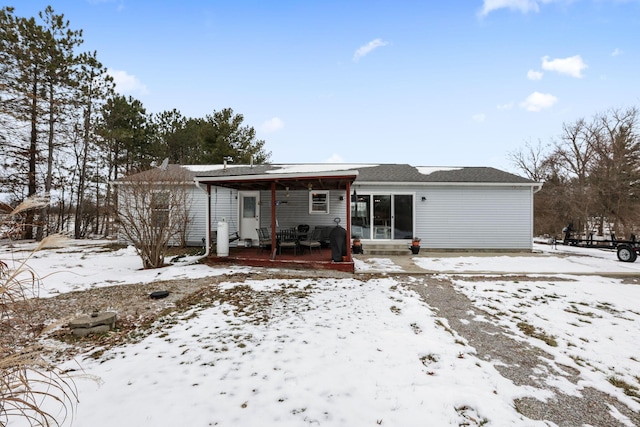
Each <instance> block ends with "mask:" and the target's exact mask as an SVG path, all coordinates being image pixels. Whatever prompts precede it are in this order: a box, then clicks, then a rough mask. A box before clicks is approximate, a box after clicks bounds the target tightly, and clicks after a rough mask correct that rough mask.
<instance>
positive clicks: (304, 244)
mask: <svg viewBox="0 0 640 427" xmlns="http://www.w3.org/2000/svg"><path fill="white" fill-rule="evenodd" d="M321 238H322V230H321V229H319V228H315V229H314V230H313V231H312V232H311V236H309V237H308V238H306V239H303V240H300V242H299V244H300V253H304V249H305V248H308V249H309V254H312V253H313V249H314V248H315V249H317V250H318V253H320V247H321V246H322V244H321V243H320V239H321Z"/></svg>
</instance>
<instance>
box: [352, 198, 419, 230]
mask: <svg viewBox="0 0 640 427" xmlns="http://www.w3.org/2000/svg"><path fill="white" fill-rule="evenodd" d="M351 234H353V235H354V236H358V237H360V238H362V239H374V240H400V239H411V237H412V236H413V195H412V194H371V195H367V194H363V195H360V194H359V195H358V196H357V200H355V201H354V202H353V203H352V204H351Z"/></svg>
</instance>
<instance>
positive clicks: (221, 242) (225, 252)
mask: <svg viewBox="0 0 640 427" xmlns="http://www.w3.org/2000/svg"><path fill="white" fill-rule="evenodd" d="M216 252H217V254H218V256H229V224H228V223H227V221H226V220H225V219H224V218H222V221H220V222H218V236H217V239H216Z"/></svg>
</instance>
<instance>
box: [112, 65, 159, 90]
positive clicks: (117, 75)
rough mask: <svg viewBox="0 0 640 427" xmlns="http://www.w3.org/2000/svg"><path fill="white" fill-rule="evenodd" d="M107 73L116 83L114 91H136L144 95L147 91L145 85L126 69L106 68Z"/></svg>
mask: <svg viewBox="0 0 640 427" xmlns="http://www.w3.org/2000/svg"><path fill="white" fill-rule="evenodd" d="M107 74H109V75H110V76H111V77H113V81H114V83H115V84H116V91H117V92H119V93H120V94H125V93H127V94H130V93H137V94H140V95H146V94H148V93H149V90H148V89H147V86H145V85H144V84H143V83H142V82H141V81H140V80H138V78H137V77H136V76H133V75H131V74H128V73H127V72H126V71H120V70H112V69H108V70H107Z"/></svg>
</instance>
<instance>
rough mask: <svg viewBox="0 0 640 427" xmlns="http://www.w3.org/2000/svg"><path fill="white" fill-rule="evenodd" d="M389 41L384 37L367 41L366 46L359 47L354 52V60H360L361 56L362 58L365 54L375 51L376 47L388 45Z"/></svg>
mask: <svg viewBox="0 0 640 427" xmlns="http://www.w3.org/2000/svg"><path fill="white" fill-rule="evenodd" d="M388 44H389V43H388V42H386V41H384V40H382V39H375V40H371V41H370V42H369V43H367V44H366V45H364V46H361V47H359V48H358V49H357V50H356V52H355V53H354V54H353V61H354V62H358V60H360V58H362V57H363V56H366V55H368V54H370V53H371V52H373V51H374V50H375V49H377V48H379V47H382V46H386V45H388Z"/></svg>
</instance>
